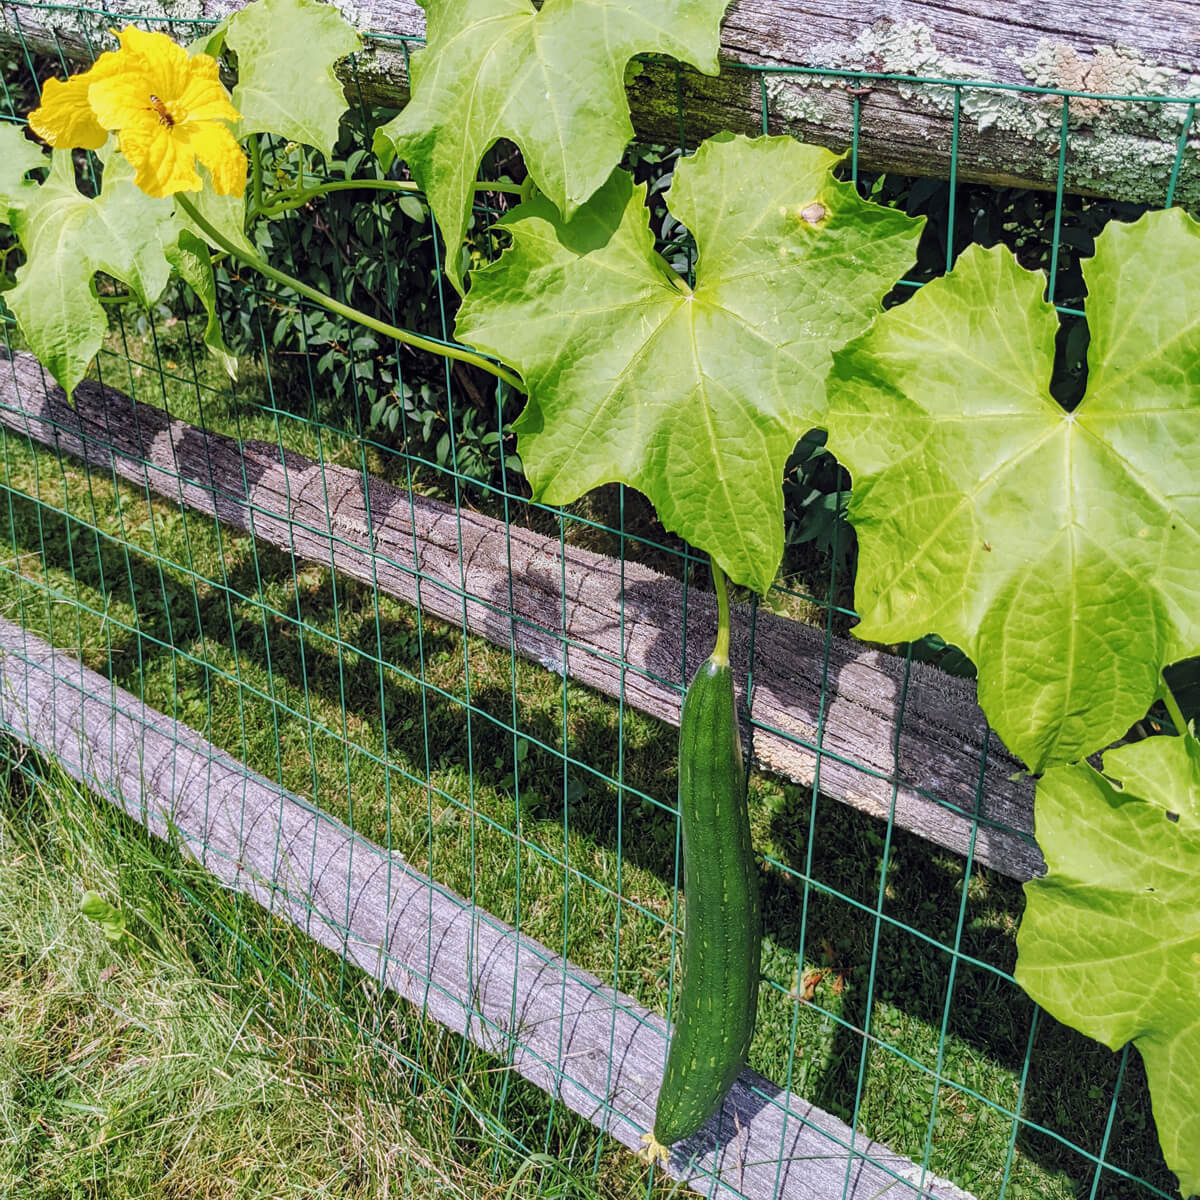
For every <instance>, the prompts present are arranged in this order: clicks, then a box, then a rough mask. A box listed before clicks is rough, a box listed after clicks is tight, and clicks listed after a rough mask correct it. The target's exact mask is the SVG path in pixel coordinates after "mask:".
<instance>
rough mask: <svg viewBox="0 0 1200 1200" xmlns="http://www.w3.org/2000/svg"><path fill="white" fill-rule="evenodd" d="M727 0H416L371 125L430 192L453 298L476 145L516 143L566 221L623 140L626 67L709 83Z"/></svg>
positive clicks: (384, 149)
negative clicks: (671, 64) (652, 57)
mask: <svg viewBox="0 0 1200 1200" xmlns="http://www.w3.org/2000/svg"><path fill="white" fill-rule="evenodd" d="M728 2H729V0H656V3H653V4H646V3H645V2H644V0H546V3H545V4H543V5H542V8H541V11H540V12H539V11H538V10H537V9H535V8H534V6H533V4H532V3H530V0H421V4H422V7H424V9H425V11H426V23H427V31H426V41H427V43H428V44H427V47H426V48H425V49H424V50H418V51H416V52H415V53H414V54H413V56H412V99H411V100H410V101H409V104H408V107H407V108H405V109H404V111H403V112H402V113H401V114H400V115H399V116H398V117H396V118H395V119H394V120H393V121H390V122H389V123H388V124H386V125H384V126H381V127H380V128H379V129H378V130H376V133H375V148H376V152H377V153H379V154H380V155H381V156H383V157H384V158H385V159H386V157H387V156H388V155H389V153H390V152H392V151H394V152H395V153H396V154H398V155H399V156H400V157H401V158H403V159H404V161H405V162H407V163H408V166H409V168H410V170H411V171H412V173H413V178H414V179H416V180H417V182H418V183H420V184H421V186H422V188H424V190H425V192H426V193H427V194H428V196H429V201H430V205H431V207H432V208H433V213H434V216H435V217H436V218H437V222H438V225H439V226H440V227H441V230H442V233H443V236H444V237H445V239H446V267H447V274H448V275H449V276H450V279H451V281H452V282H453V284H454V286H455V287H456V288H458V289H459V291H462V268H461V265H460V261H459V253H458V248H459V246H461V245H462V242H463V239H464V237H465V236H466V230H467V222H468V220H469V218H470V214H471V205H472V203H473V202H474V187H475V175H476V172H477V171H478V169H479V163H480V160H481V159H482V158H483V156H484V154H485V153H486V152H487V150H488V148H489V147H490V146H492V145H493V144H494V143H495V142H496V141H498V140H499V139H500V138H509V139H511V140H512V141H513V142H515V143H516V144H517V146H518V147H519V148H520V150H521V154H522V156H523V157H524V159H525V165H526V167H527V169H528V171H529V173H530V175H532V176H533V178H534V179H535V180H536V182H537V185H538V187H540V188H541V190H542V191H543V192H545V193H546V195H547V196H549V197H550V199H551V201H552V202H553V203H554V204H555V206H556V207H557V208H558V209H559V211H560V212H561V213H562V214H563V215H564V216H566V217H570V216H571V215H572V214H573V213H574V212H575V210H576V209H577V208H578V207H579V206H580V205H581V204H583V202H584V201H585V200H587V199H588V198H589V197H590V196H591V195H592V194H593V193H594V192H595V191H596V190H597V188H599V187H600V186H601V184H603V183H604V181H605V180H606V179H607V178H608V176H609V174H610V173H611V172H612V169H613V168H614V167H615V166H616V165H617V163H618V162H619V161H620V158H621V154H622V152H623V151H624V149H625V147H626V146H627V145H628V144H629V141H630V139H631V138H632V137H633V126H632V124H631V123H630V120H629V102H628V100H627V98H626V95H625V79H624V76H625V67H626V64H628V62H629V60H630V59H631V58H632V57H633V56H634V55H635V54H641V53H647V54H655V53H656V54H669V55H672V56H674V57H675V58H678V59H680V60H682V61H683V62H687V63H690V64H691V65H692V66H694V67H696V68H697V69H698V70H700V71H704V72H705V73H707V74H709V75H715V74H716V73H717V69H718V68H717V50H718V49H719V47H720V27H721V17H722V14H723V13H724V12H725V8H726V6H727V4H728ZM234 99H235V100H236V99H237V97H236V95H235V97H234Z"/></svg>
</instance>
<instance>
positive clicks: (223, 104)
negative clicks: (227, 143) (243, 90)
mask: <svg viewBox="0 0 1200 1200" xmlns="http://www.w3.org/2000/svg"><path fill="white" fill-rule="evenodd" d="M192 61H193V62H195V61H196V60H195V59H193V60H192ZM209 61H210V62H213V60H212V59H209ZM215 65H216V64H215V63H214V66H215ZM179 106H180V108H181V109H183V111H184V112H186V113H187V118H186V119H187V120H189V121H240V120H241V119H242V114H241V113H240V112H238V110H237V109H236V108H234V107H233V105H232V104H230V102H229V93H228V92H226V91H225V89H224V87H222V85H221V81H220V80H219V79H217V78H216V77H215V75H214V77H213V78H211V79H209V78H206V77H205V76H203V75H200V74H199V73H198V72H196V73H193V74H192V77H191V78H190V79H189V80H188V81H187V86H186V87H185V88H184V89H183V91H182V92H181V93H180V94H179Z"/></svg>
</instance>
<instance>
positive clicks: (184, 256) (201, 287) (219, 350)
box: [166, 229, 237, 379]
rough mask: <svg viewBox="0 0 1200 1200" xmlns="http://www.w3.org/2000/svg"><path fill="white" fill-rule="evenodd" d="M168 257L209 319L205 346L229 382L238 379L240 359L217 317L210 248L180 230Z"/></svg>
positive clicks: (192, 234) (205, 333)
mask: <svg viewBox="0 0 1200 1200" xmlns="http://www.w3.org/2000/svg"><path fill="white" fill-rule="evenodd" d="M166 257H167V262H169V263H170V264H171V266H172V267H173V268H174V269H175V271H176V272H177V273H178V275H179V278H180V279H182V280H183V282H184V283H186V284H187V285H188V287H190V288H191V289H192V291H193V292H194V293H195V294H196V298H197V299H198V300H199V301H200V303H201V304H202V305H203V306H204V311H205V314H206V315H207V317H208V321H207V323H206V324H205V327H204V344H205V345H206V346H207V347H208V349H209V351H210V352H211V354H212V355H213V357H214V358H216V360H217V361H218V362H219V363H220V364H221V366H222V367H224V368H225V373H226V374H227V375H228V376H229V378H230V379H237V356H236V355H235V354H233V353H232V352H231V351H230V349H229V347H228V346H226V345H225V337H224V334H222V332H221V321H220V318H219V316H218V315H217V283H216V279H215V278H214V277H213V269H212V261H211V260H210V258H209V254H208V246H207V244H206V243H205V242H204V241H203V240H201V239H200V238H198V237H196V235H195V234H194V233H192V232H191V230H189V229H181V230H180V231H179V238H178V240H177V241H176V242H174V243H173V244H171V245H169V246H167V247H166Z"/></svg>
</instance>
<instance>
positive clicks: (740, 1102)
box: [0, 618, 970, 1200]
mask: <svg viewBox="0 0 1200 1200" xmlns="http://www.w3.org/2000/svg"><path fill="white" fill-rule="evenodd" d="M0 729H5V730H8V731H11V732H12V733H13V734H15V736H16V737H17V738H18V739H19V740H20V741H22V742H23V743H24V744H26V745H28V746H30V747H32V748H34V749H36V750H38V751H39V752H41V753H43V754H47V755H52V756H53V757H54V758H55V760H56V761H57V762H58V763H59V764H60V765H61V766H62V767H63V768H64V769H65V770H66V771H67V772H68V773H69V774H70V775H72V776H73V777H74V778H75V779H78V780H79V781H80V782H82V783H84V784H85V785H87V786H88V787H90V788H93V789H95V790H96V791H97V792H99V793H100V794H101V795H103V796H104V797H105V798H107V799H108V800H109V801H111V802H112V803H113V804H114V805H116V806H117V807H118V808H121V809H123V810H124V811H125V812H126V813H128V814H129V815H130V816H131V817H133V818H134V819H136V820H138V821H140V822H142V823H143V824H145V825H146V827H147V828H149V829H150V830H151V831H152V832H154V833H156V834H158V835H159V836H161V837H167V836H169V835H170V836H174V837H175V838H177V839H179V841H180V843H181V844H182V846H183V847H184V848H185V849H186V850H187V851H189V852H190V853H191V854H192V855H193V856H194V857H195V858H196V859H197V860H198V861H199V862H200V863H202V864H203V865H204V866H205V867H206V868H207V869H208V870H209V871H211V872H212V873H213V874H214V875H215V876H216V877H217V878H218V879H219V880H220V881H221V882H222V883H223V884H225V885H226V886H228V887H230V888H233V889H235V890H237V891H239V892H242V893H244V894H246V895H248V896H252V897H253V898H254V899H255V900H257V901H258V902H259V903H260V904H261V905H262V906H263V907H264V908H267V909H269V910H270V911H271V912H272V913H277V914H280V915H282V916H284V917H286V918H287V919H288V920H289V921H291V922H293V923H294V924H295V925H296V926H297V927H299V928H300V929H302V930H304V931H305V932H306V933H307V934H308V935H309V936H310V937H312V938H314V939H315V940H316V941H318V942H320V943H321V944H322V945H324V946H327V947H329V948H330V949H331V950H333V951H335V952H337V953H338V954H341V955H344V956H345V958H346V959H347V960H348V961H350V962H351V963H353V964H354V965H356V966H358V967H360V968H362V970H364V971H365V972H367V973H368V974H369V975H371V976H373V977H374V978H375V979H377V980H379V982H380V983H382V984H383V985H384V986H385V987H387V988H390V989H391V990H393V991H395V992H397V993H398V994H399V995H401V996H403V997H405V998H406V999H407V1000H410V1001H411V1002H412V1003H413V1004H415V1005H417V1006H418V1007H419V1008H421V1010H422V1011H423V1012H424V1013H426V1014H428V1015H429V1016H430V1017H432V1018H433V1019H434V1020H436V1021H438V1022H440V1023H441V1024H443V1025H445V1026H448V1027H449V1028H451V1029H453V1030H455V1032H457V1033H460V1034H464V1035H465V1036H467V1037H469V1038H470V1039H471V1041H473V1042H474V1043H475V1044H476V1045H479V1046H482V1047H483V1048H484V1049H486V1050H488V1051H491V1052H492V1053H494V1054H496V1055H499V1056H500V1057H501V1058H503V1059H504V1060H505V1061H507V1062H509V1063H511V1065H512V1067H513V1068H514V1069H515V1070H516V1071H518V1072H519V1073H520V1074H521V1075H523V1076H524V1077H525V1078H526V1079H529V1080H531V1081H532V1082H533V1083H535V1084H536V1085H537V1086H538V1087H540V1088H543V1089H544V1090H546V1091H548V1092H550V1093H551V1094H553V1095H556V1096H557V1097H559V1098H560V1099H561V1100H562V1101H563V1103H565V1104H566V1105H568V1107H570V1108H571V1109H573V1110H574V1111H575V1112H577V1113H580V1114H581V1115H582V1116H584V1117H586V1118H587V1119H588V1120H589V1121H591V1122H592V1123H593V1124H595V1125H597V1126H599V1127H600V1128H601V1129H604V1130H606V1131H607V1132H609V1133H610V1134H612V1135H613V1136H614V1137H615V1138H616V1139H617V1140H618V1141H620V1142H621V1143H622V1144H623V1145H625V1146H627V1147H629V1148H630V1149H637V1148H638V1146H639V1142H640V1138H641V1135H642V1133H643V1131H644V1130H646V1129H648V1128H649V1127H650V1125H651V1124H652V1122H653V1115H654V1100H655V1097H656V1095H657V1091H658V1086H659V1082H660V1080H661V1075H662V1064H663V1061H664V1058H665V1052H666V1036H667V1027H666V1023H665V1022H664V1021H663V1020H662V1019H661V1018H660V1017H658V1016H656V1015H655V1014H654V1013H651V1012H649V1011H648V1010H646V1009H644V1008H641V1007H640V1006H639V1005H637V1004H636V1003H635V1002H634V1001H633V1000H632V999H631V998H630V997H629V996H626V995H624V994H622V993H620V992H614V991H613V989H611V988H609V987H607V986H605V984H603V983H602V982H601V981H600V980H599V979H597V978H596V977H595V976H593V975H590V974H588V973H586V972H584V971H581V970H579V969H578V968H576V967H574V966H572V964H571V963H569V962H567V961H565V960H564V959H562V958H560V957H558V956H557V955H555V954H553V953H551V952H550V951H549V950H547V949H546V948H545V947H544V946H541V945H540V944H538V943H537V942H535V941H533V940H532V939H530V938H528V937H524V936H522V935H520V934H518V933H517V932H516V931H515V930H514V929H513V928H512V927H511V926H509V925H506V924H504V923H503V922H501V921H498V920H496V919H495V918H493V917H491V916H490V915H488V914H487V913H485V912H481V911H479V910H478V909H475V908H473V907H472V906H471V905H470V904H469V903H468V902H467V901H465V900H464V899H463V898H462V897H460V896H457V895H455V894H454V893H453V892H450V891H448V890H447V889H445V888H443V887H440V886H439V885H438V884H437V883H436V882H435V881H433V880H431V879H429V878H428V877H426V876H425V875H423V874H421V873H420V872H419V871H416V870H415V869H413V868H412V867H411V866H409V865H408V864H407V863H405V862H403V861H402V860H401V859H400V858H399V857H398V856H396V855H389V854H387V853H386V852H385V851H383V850H382V849H381V848H380V847H378V846H376V845H373V844H372V843H371V842H368V841H366V840H365V839H363V838H361V837H358V836H357V835H355V834H354V833H352V832H351V831H350V830H348V829H347V828H346V827H345V826H343V825H341V824H340V823H339V822H337V821H335V820H333V819H332V818H331V817H329V816H327V815H326V814H324V813H322V812H320V811H317V810H314V809H313V808H312V807H311V806H310V805H309V804H307V803H305V802H304V801H303V800H302V799H300V798H299V797H296V796H293V795H290V794H289V793H287V792H285V791H282V790H281V789H280V788H279V787H278V786H277V785H276V784H274V783H272V782H271V781H270V780H268V779H265V778H263V777H262V776H260V775H256V774H255V773H254V772H252V771H250V770H248V769H247V768H246V767H245V766H244V765H242V764H241V763H238V762H236V761H235V760H234V759H232V758H230V757H229V756H228V755H227V754H225V753H224V752H222V751H221V750H219V749H218V748H217V747H216V746H213V745H212V744H211V743H209V742H206V741H205V740H204V739H203V738H201V737H200V735H199V734H197V733H195V732H194V731H193V730H191V729H188V728H187V727H186V726H183V725H180V724H179V723H178V722H177V721H174V720H172V719H171V718H169V717H167V716H165V715H163V714H162V713H159V712H156V711H155V710H154V709H151V708H147V707H146V706H145V705H144V704H143V703H142V701H141V700H139V699H138V698H137V697H136V696H133V695H131V694H130V693H128V692H125V691H123V690H122V689H120V688H117V687H114V686H113V685H112V684H111V683H110V682H109V680H107V679H105V678H103V677H102V676H100V675H97V674H96V673H95V672H93V671H90V670H88V669H87V668H86V667H84V666H83V664H82V663H80V662H79V661H77V660H76V659H73V658H71V657H69V656H68V655H66V654H63V653H61V652H58V651H54V650H53V649H52V648H51V647H50V646H48V645H47V644H46V643H45V642H43V641H41V640H39V639H38V638H35V637H33V636H31V635H29V634H27V633H26V632H25V631H24V630H22V629H21V627H20V626H19V625H15V624H13V623H12V622H11V621H8V620H6V619H3V618H0ZM785 1111H787V1112H789V1113H790V1117H789V1118H788V1119H786V1122H785V1118H784V1113H785ZM777 1164H779V1165H778V1166H777ZM668 1171H669V1174H670V1175H671V1176H672V1177H673V1178H675V1179H687V1180H688V1181H689V1182H690V1183H691V1186H692V1189H693V1190H694V1191H697V1192H699V1193H700V1194H702V1195H709V1194H711V1193H712V1191H713V1183H712V1176H713V1175H714V1174H715V1175H717V1176H718V1178H719V1179H720V1180H721V1181H722V1183H723V1184H724V1185H725V1187H724V1188H722V1189H721V1194H722V1195H726V1194H731V1195H740V1196H745V1197H749V1198H751V1200H758V1198H761V1200H767V1198H768V1197H778V1198H780V1200H834V1198H835V1197H839V1198H842V1200H876V1198H877V1197H879V1196H881V1195H884V1194H886V1195H887V1196H888V1197H889V1198H899V1197H909V1198H912V1197H917V1196H921V1197H930V1198H931V1200H932V1198H941V1200H970V1197H968V1196H967V1195H966V1193H964V1192H962V1191H960V1190H959V1189H958V1188H956V1187H954V1186H953V1185H952V1184H948V1183H944V1182H943V1181H941V1180H939V1179H937V1178H936V1177H934V1176H932V1175H926V1174H924V1173H923V1172H922V1170H921V1169H920V1168H919V1167H918V1166H916V1165H915V1164H914V1163H912V1162H910V1161H909V1160H908V1159H905V1158H903V1157H901V1156H900V1155H897V1154H894V1153H892V1152H891V1151H890V1150H888V1149H887V1148H886V1147H885V1146H881V1145H879V1144H878V1143H874V1142H870V1141H869V1140H867V1139H866V1138H863V1137H857V1138H855V1137H854V1135H853V1132H852V1130H851V1129H850V1128H849V1127H848V1126H846V1125H845V1124H843V1123H842V1122H841V1121H839V1120H837V1119H836V1118H835V1117H832V1116H830V1115H829V1114H827V1113H825V1112H822V1111H821V1110H820V1109H819V1108H816V1107H815V1106H814V1105H812V1104H809V1103H807V1102H806V1101H804V1100H803V1099H801V1098H800V1097H798V1096H794V1095H791V1094H789V1093H785V1092H783V1091H781V1089H779V1088H777V1087H775V1086H774V1085H772V1084H771V1083H769V1082H768V1081H767V1080H766V1079H764V1078H763V1077H762V1076H760V1075H757V1074H755V1073H754V1072H752V1071H743V1072H742V1075H741V1076H740V1078H739V1079H738V1081H737V1083H736V1084H735V1085H734V1089H733V1091H732V1092H731V1094H730V1097H729V1099H728V1100H727V1101H726V1104H725V1106H724V1108H723V1110H722V1112H721V1113H720V1114H719V1116H718V1117H717V1118H714V1120H713V1121H712V1122H710V1124H709V1126H708V1127H707V1128H706V1129H705V1130H703V1131H701V1133H700V1134H698V1135H697V1136H696V1137H695V1138H693V1139H691V1140H690V1141H689V1142H687V1143H685V1144H684V1145H683V1146H681V1147H680V1151H679V1152H678V1153H677V1154H676V1155H674V1156H673V1158H672V1160H671V1163H670V1166H669V1168H668ZM726 1189H728V1190H726Z"/></svg>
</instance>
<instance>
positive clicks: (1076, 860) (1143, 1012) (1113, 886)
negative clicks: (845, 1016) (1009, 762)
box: [1016, 737, 1200, 1196]
mask: <svg viewBox="0 0 1200 1200" xmlns="http://www.w3.org/2000/svg"><path fill="white" fill-rule="evenodd" d="M1035 812H1036V826H1037V839H1038V844H1039V845H1040V846H1041V847H1042V851H1043V853H1044V854H1045V856H1046V867H1047V873H1046V875H1045V877H1044V878H1042V879H1035V880H1033V881H1032V882H1031V883H1027V884H1026V885H1025V895H1026V901H1027V903H1026V908H1025V917H1024V919H1023V921H1022V923H1021V931H1020V934H1019V935H1018V938H1017V949H1018V952H1019V958H1018V960H1017V970H1016V978H1017V982H1018V983H1020V985H1021V986H1022V987H1023V988H1024V989H1025V990H1026V991H1027V992H1028V993H1029V994H1030V995H1031V996H1032V997H1033V998H1034V999H1035V1000H1036V1001H1037V1002H1038V1003H1039V1004H1041V1005H1042V1006H1043V1007H1044V1008H1045V1009H1046V1010H1047V1011H1048V1012H1049V1013H1051V1015H1053V1016H1055V1017H1057V1018H1058V1019H1059V1020H1060V1021H1065V1022H1067V1024H1069V1025H1072V1026H1074V1027H1075V1028H1076V1029H1079V1030H1081V1031H1082V1032H1083V1033H1086V1034H1088V1035H1089V1036H1090V1037H1094V1038H1096V1039H1097V1040H1099V1041H1101V1042H1103V1043H1104V1044H1105V1045H1107V1046H1109V1047H1111V1048H1112V1049H1114V1050H1118V1049H1120V1048H1121V1047H1122V1046H1123V1045H1125V1043H1126V1042H1130V1041H1132V1042H1133V1044H1134V1045H1135V1046H1136V1047H1137V1049H1138V1050H1139V1051H1140V1052H1141V1055H1142V1058H1143V1060H1144V1061H1145V1064H1146V1077H1147V1079H1148V1081H1149V1083H1150V1094H1151V1097H1152V1100H1153V1105H1154V1120H1155V1123H1156V1124H1157V1126H1158V1137H1159V1142H1160V1143H1161V1145H1162V1149H1163V1155H1164V1157H1165V1158H1166V1160H1167V1165H1168V1166H1169V1167H1170V1168H1171V1170H1172V1171H1174V1172H1175V1174H1176V1175H1178V1176H1179V1185H1180V1190H1181V1191H1182V1192H1183V1194H1184V1195H1185V1196H1189V1195H1191V1194H1192V1193H1193V1192H1200V744H1197V742H1196V740H1195V738H1192V737H1156V738H1150V739H1148V740H1146V741H1142V742H1138V743H1135V744H1133V745H1129V746H1122V747H1121V748H1120V749H1117V750H1110V751H1109V752H1108V753H1107V754H1106V755H1105V756H1104V774H1103V775H1102V774H1100V773H1099V772H1098V771H1096V770H1094V769H1093V768H1092V767H1090V766H1088V765H1086V764H1079V765H1075V766H1068V767H1054V768H1052V769H1051V770H1049V771H1047V772H1046V775H1045V777H1044V778H1043V779H1042V781H1041V783H1040V785H1039V786H1038V792H1037V804H1036V809H1035Z"/></svg>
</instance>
